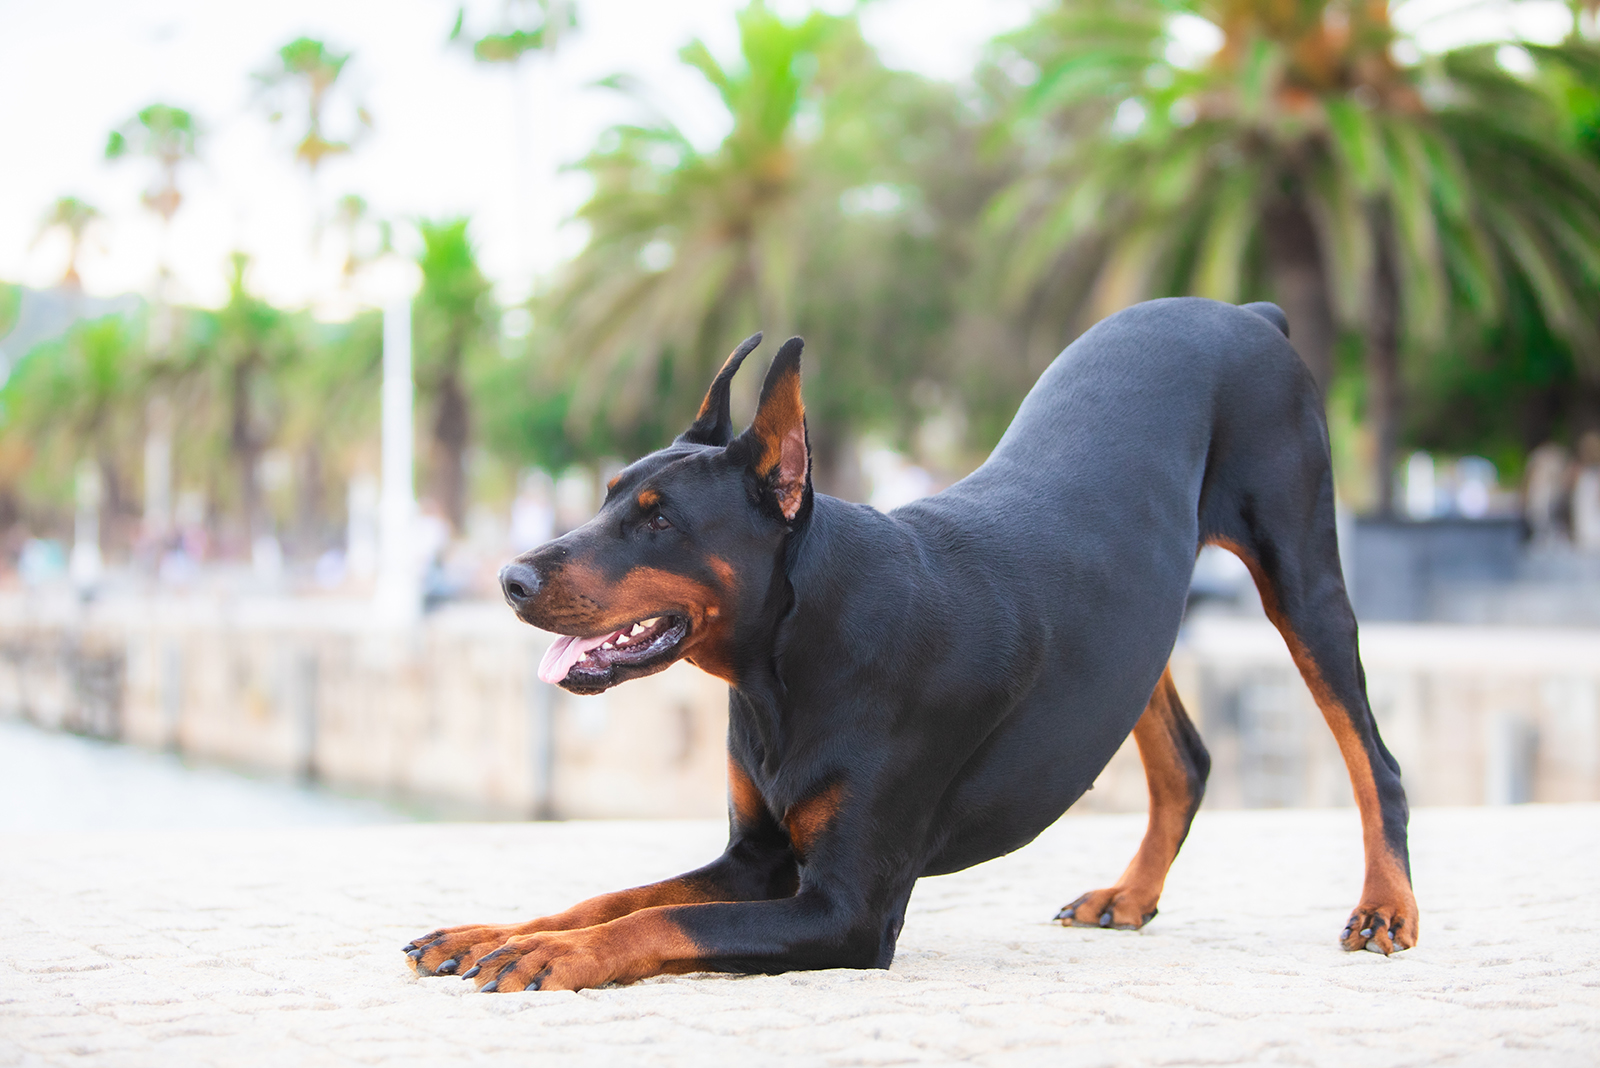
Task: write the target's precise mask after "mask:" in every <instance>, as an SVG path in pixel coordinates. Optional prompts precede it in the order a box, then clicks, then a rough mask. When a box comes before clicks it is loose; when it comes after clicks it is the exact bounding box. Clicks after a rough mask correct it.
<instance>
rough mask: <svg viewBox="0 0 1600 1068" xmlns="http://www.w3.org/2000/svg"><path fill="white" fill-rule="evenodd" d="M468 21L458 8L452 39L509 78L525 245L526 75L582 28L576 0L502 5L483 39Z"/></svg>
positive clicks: (519, 236)
mask: <svg viewBox="0 0 1600 1068" xmlns="http://www.w3.org/2000/svg"><path fill="white" fill-rule="evenodd" d="M466 18H467V11H466V8H464V7H461V8H457V9H456V21H455V25H454V26H453V27H451V30H450V38H449V39H450V40H451V41H452V42H459V43H461V44H465V45H467V46H469V47H470V48H471V49H472V56H473V58H474V59H475V60H477V61H478V62H479V63H487V64H490V65H492V66H498V67H501V68H503V69H504V70H505V71H506V73H507V75H508V78H507V84H508V85H509V87H510V90H511V125H512V130H511V137H512V145H513V147H514V149H515V155H516V160H515V166H514V167H513V168H512V170H513V173H512V174H511V176H510V177H511V180H512V182H514V183H515V191H516V196H515V201H516V205H517V215H518V218H517V220H516V226H517V232H516V234H515V243H516V244H517V245H519V246H521V245H525V244H526V243H527V242H528V236H529V225H528V217H527V208H528V198H527V196H526V193H525V190H526V189H527V187H528V175H529V170H530V161H529V155H530V153H529V138H530V134H531V132H532V131H531V130H530V128H529V127H530V124H529V121H528V114H527V94H526V93H525V91H524V89H523V84H522V72H523V70H524V69H525V68H526V67H527V65H528V61H529V60H531V59H535V58H537V57H540V56H551V55H554V54H555V51H556V49H557V48H559V47H560V46H561V43H562V42H563V41H564V40H565V39H566V37H567V34H568V33H570V32H571V31H573V30H575V29H576V28H577V26H578V16H577V9H576V8H575V7H574V6H573V4H572V2H571V0H502V2H501V5H500V18H499V20H498V23H497V25H496V26H495V28H494V29H493V30H491V31H489V32H488V33H486V34H484V35H483V36H481V37H474V36H473V35H471V34H469V33H467V32H466ZM526 264H527V258H526V256H524V264H523V265H524V267H526Z"/></svg>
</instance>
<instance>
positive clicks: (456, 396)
mask: <svg viewBox="0 0 1600 1068" xmlns="http://www.w3.org/2000/svg"><path fill="white" fill-rule="evenodd" d="M460 364H461V359H460V354H459V349H458V350H457V352H456V354H455V355H454V357H453V358H452V359H451V360H450V361H449V363H448V364H447V365H446V366H445V369H444V371H443V372H442V373H441V374H440V375H439V391H438V406H437V408H436V409H435V410H434V420H433V445H434V456H435V460H434V463H435V464H436V465H437V467H436V475H435V477H436V478H437V480H438V481H437V483H436V484H437V486H438V493H439V504H440V506H441V507H443V508H444V512H445V515H446V516H448V517H449V519H450V524H451V526H453V527H454V528H455V530H456V532H457V533H459V532H460V531H462V530H463V529H465V526H466V519H467V471H466V454H467V436H468V433H469V431H470V429H471V425H470V424H471V413H470V412H469V411H468V409H467V395H466V391H465V390H464V389H463V388H462V385H461V368H460Z"/></svg>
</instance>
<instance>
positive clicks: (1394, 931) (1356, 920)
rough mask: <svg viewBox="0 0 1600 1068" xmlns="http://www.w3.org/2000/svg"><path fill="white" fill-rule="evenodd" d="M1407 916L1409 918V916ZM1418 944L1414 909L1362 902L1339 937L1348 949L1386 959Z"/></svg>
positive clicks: (1340, 942) (1341, 943) (1340, 941)
mask: <svg viewBox="0 0 1600 1068" xmlns="http://www.w3.org/2000/svg"><path fill="white" fill-rule="evenodd" d="M1408 913H1409V915H1408ZM1416 944H1417V907H1416V905H1414V904H1413V905H1411V906H1410V908H1409V909H1407V908H1406V907H1405V906H1399V907H1392V906H1388V905H1368V904H1366V903H1362V904H1360V905H1358V906H1356V910H1355V911H1354V912H1352V913H1351V914H1350V922H1349V923H1347V924H1345V927H1344V930H1343V931H1342V932H1341V933H1340V935H1339V945H1341V946H1343V947H1344V948H1345V949H1347V950H1357V949H1366V950H1371V951H1372V952H1373V953H1382V954H1383V955H1384V956H1386V957H1387V956H1388V955H1389V954H1391V953H1398V952H1399V951H1401V950H1403V949H1410V948H1411V947H1412V946H1414V945H1416Z"/></svg>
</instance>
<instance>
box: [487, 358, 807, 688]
mask: <svg viewBox="0 0 1600 1068" xmlns="http://www.w3.org/2000/svg"><path fill="white" fill-rule="evenodd" d="M760 342H761V335H760V334H756V335H755V336H753V337H751V338H748V339H747V340H746V341H745V342H744V343H743V344H741V345H740V346H739V347H738V348H737V349H735V350H734V351H733V354H732V355H731V356H729V357H728V360H727V362H726V363H725V364H723V366H722V370H721V371H719V372H718V373H717V377H716V378H715V379H714V380H713V381H712V383H711V388H710V389H709V390H707V391H706V397H705V400H704V402H702V403H701V405H700V413H699V415H698V416H697V417H696V419H695V421H694V424H693V425H692V426H691V427H689V429H688V430H686V431H685V432H684V433H683V434H681V435H680V436H679V437H678V439H677V440H676V441H674V442H673V443H672V444H671V445H670V446H668V447H667V448H665V449H662V450H660V451H659V452H653V453H651V454H650V455H649V456H646V457H644V458H643V459H642V460H639V461H637V462H635V463H633V464H631V465H629V466H628V467H627V468H626V469H624V470H623V472H622V473H621V474H619V475H618V476H617V477H616V478H614V479H613V480H612V481H611V485H610V486H609V488H608V491H607V493H606V499H605V503H604V504H603V505H601V507H600V512H599V514H598V515H596V516H595V517H594V518H593V519H591V520H590V521H589V522H587V523H585V524H584V525H583V526H581V527H579V528H578V529H577V530H574V531H572V532H571V533H570V534H567V535H565V536H564V537H561V538H558V539H556V540H555V541H552V542H550V543H549V544H547V545H543V546H540V547H539V548H537V549H534V550H533V551H531V552H528V553H524V554H523V555H522V556H519V557H517V558H516V559H515V560H514V561H512V562H511V563H510V564H507V565H506V567H505V568H504V569H502V570H501V572H500V585H501V589H502V590H503V591H504V592H505V597H506V601H507V602H508V603H509V604H510V605H511V607H512V608H513V609H515V610H516V613H517V616H518V617H519V618H521V619H522V620H523V621H524V622H526V623H531V624H533V625H534V626H536V627H540V628H542V629H544V630H549V631H554V632H555V633H556V634H558V635H562V637H558V638H557V639H556V642H555V644H554V645H552V646H551V648H550V651H549V652H548V653H547V654H546V656H545V658H544V662H543V663H542V664H541V665H540V667H539V677H540V678H542V679H544V680H545V681H546V682H552V683H557V684H559V685H560V686H562V687H563V688H565V689H567V690H570V691H571V692H573V693H579V694H594V693H601V692H603V691H605V690H607V689H610V688H611V687H612V686H615V685H616V684H618V683H619V682H626V681H627V680H629V679H636V678H640V677H642V676H645V675H651V674H654V673H655V672H657V671H660V670H662V669H663V668H666V667H668V666H669V665H671V664H672V663H673V662H675V661H677V660H683V659H687V660H689V661H690V662H691V663H693V664H695V665H696V666H698V667H700V668H702V669H703V670H705V671H708V672H710V673H711V674H713V675H716V676H718V677H719V678H722V679H725V680H727V681H728V682H729V683H734V684H736V683H737V682H738V676H739V665H740V663H741V661H742V659H743V656H742V654H743V653H744V652H746V651H747V650H745V648H744V646H745V645H746V644H748V643H751V642H753V641H757V640H759V639H758V638H757V637H756V634H757V633H758V632H759V631H760V630H761V629H762V627H761V621H762V620H763V619H764V618H766V617H768V616H771V615H773V614H774V613H775V612H776V611H777V610H779V609H781V605H778V604H777V603H776V601H775V594H777V593H778V592H780V587H781V584H782V581H783V579H782V557H783V547H784V542H785V539H786V538H787V537H788V535H789V533H790V532H791V531H793V530H794V529H795V528H796V527H797V526H798V525H799V524H801V523H803V522H804V521H805V519H806V517H807V515H808V514H809V512H810V509H811V452H810V446H809V444H808V442H807V440H806V424H805V406H804V404H802V403H801V399H800V350H801V348H802V345H803V343H802V342H801V340H800V339H799V338H797V337H796V338H790V339H789V340H788V341H786V342H784V344H783V347H782V348H781V349H779V350H778V355H777V356H776V357H775V358H774V359H773V361H772V367H771V368H770V369H769V370H768V371H767V378H766V382H765V384H764V385H763V386H762V387H761V401H760V404H759V405H758V406H757V408H756V415H755V419H754V420H753V421H752V422H751V424H750V426H749V428H748V429H746V430H745V431H744V433H742V434H740V435H738V436H737V437H735V436H734V435H733V425H732V420H731V417H730V415H729V411H728V391H729V386H730V385H731V383H732V381H733V376H734V374H735V372H737V371H738V370H739V365H740V364H741V363H742V362H743V361H744V358H745V357H746V356H748V355H749V354H750V353H751V351H752V350H754V349H755V347H756V346H757V345H758V344H760Z"/></svg>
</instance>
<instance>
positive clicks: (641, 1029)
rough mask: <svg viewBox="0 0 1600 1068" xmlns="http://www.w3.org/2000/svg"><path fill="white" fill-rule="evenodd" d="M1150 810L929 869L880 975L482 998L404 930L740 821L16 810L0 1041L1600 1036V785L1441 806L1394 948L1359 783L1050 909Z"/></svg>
mask: <svg viewBox="0 0 1600 1068" xmlns="http://www.w3.org/2000/svg"><path fill="white" fill-rule="evenodd" d="M1141 830H1142V818H1141V817H1137V816H1070V817H1068V818H1066V819H1063V820H1062V821H1060V822H1059V823H1057V824H1056V826H1055V827H1053V828H1052V829H1051V830H1049V831H1048V832H1046V834H1045V835H1044V836H1043V837H1041V838H1040V840H1039V841H1038V842H1037V843H1035V844H1034V845H1032V846H1030V847H1028V848H1027V849H1024V850H1022V851H1021V852H1019V853H1017V854H1015V855H1013V856H1011V857H1008V858H1005V859H1003V860H1000V861H996V862H993V863H990V864H986V865H982V866H980V867H978V868H975V869H972V870H970V871H967V872H963V873H960V874H957V875H953V876H946V877H942V878H938V879H930V880H926V881H925V882H923V883H922V885H921V886H920V887H919V888H918V890H917V892H916V894H915V896H914V897H913V898H912V901H911V908H910V913H909V915H908V919H907V922H906V925H905V932H904V934H903V936H902V938H901V943H900V954H899V958H898V959H897V960H896V961H895V964H894V967H893V968H892V969H891V970H889V971H887V972H848V971H834V972H813V973H797V974H791V975H783V976H770V977H768V976H760V977H732V976H710V977H705V976H700V977H688V976H677V977H670V978H661V979H654V980H648V981H646V982H643V983H639V984H637V985H634V986H631V987H620V988H612V989H605V990H591V991H584V992H581V993H524V994H492V995H490V994H476V993H474V992H473V991H472V988H471V985H470V984H468V983H463V982H461V981H460V980H457V979H453V978H447V979H428V980H418V979H415V978H413V977H412V976H411V975H410V973H409V972H408V971H407V970H406V968H405V966H404V959H403V955H402V953H401V950H400V947H401V945H402V943H404V942H405V941H406V939H408V938H410V937H412V936H414V935H417V934H420V933H422V932H423V931H425V930H428V929H429V928H431V927H433V926H435V925H437V924H446V923H454V922H465V921H499V920H511V919H516V918H519V917H524V916H529V915H534V914H538V913H543V912H547V911H553V910H556V909H558V908H561V907H563V906H565V905H567V904H569V903H570V902H571V901H573V900H574V899H577V898H580V897H583V896H586V895H589V894H592V893H597V892H601V891H605V890H611V889H616V888H618V887H621V886H624V885H629V884H633V883H638V882H642V881H646V880H649V879H651V878H654V877H657V876H662V875H666V874H670V873H673V872H676V871H679V870H682V869H684V868H687V867H690V866H693V865H695V864H698V863H700V862H702V861H704V860H706V859H709V857H710V856H712V855H713V854H714V853H715V852H716V851H717V849H718V847H719V845H720V841H721V830H720V828H719V827H717V826H716V825H714V824H711V823H705V822H692V823H621V822H618V823H566V824H521V825H514V824H500V825H464V824H463V825H450V824H422V825H398V826H368V827H316V828H298V829H292V830H242V831H223V830H183V831H124V832H119V833H59V834H52V835H43V834H36V835H24V834H5V835H0V850H3V851H4V853H3V855H4V857H5V864H4V868H3V871H0V1065H42V1064H52V1065H53V1064H62V1065H68V1064H70V1065H157V1064H159V1065H162V1066H164V1068H165V1066H177V1065H191V1064H195V1065H200V1064H205V1065H249V1066H256V1065H296V1066H299V1065H320V1064H371V1065H389V1064H423V1063H427V1064H430V1065H440V1064H458V1063H468V1064H475V1063H479V1062H487V1061H490V1060H493V1061H494V1062H495V1063H497V1064H498V1065H502V1066H505V1065H521V1064H547V1063H554V1064H585V1065H588V1064H630V1065H631V1064H651V1065H656V1064H662V1065H677V1064H691V1063H692V1064H696V1065H704V1064H732V1063H739V1064H741V1065H743V1064H758V1065H759V1064H779V1063H782V1064H785V1065H789V1064H798V1065H845V1064H900V1063H952V1062H971V1063H976V1064H982V1065H990V1064H994V1065H1009V1064H1050V1065H1066V1066H1077V1065H1082V1066H1091V1065H1139V1064H1160V1065H1187V1064H1197V1065H1199V1064H1204V1065H1222V1064H1238V1063H1264V1064H1292V1065H1328V1066H1340V1068H1345V1066H1351V1065H1357V1066H1366V1065H1372V1066H1380V1065H1381V1066H1391V1065H1392V1066H1399V1065H1441V1064H1442V1065H1495V1066H1499V1065H1538V1066H1541V1068H1550V1066H1562V1065H1594V1064H1596V1063H1600V892H1597V891H1600V806H1594V805H1572V806H1524V807H1518V808H1499V809H1431V810H1421V811H1418V812H1417V813H1416V814H1415V816H1414V820H1413V843H1414V854H1413V856H1414V866H1415V869H1416V882H1417V896H1418V899H1419V901H1420V903H1421V906H1422V928H1421V933H1422V944H1421V946H1419V947H1418V948H1417V949H1415V950H1413V951H1411V952H1409V953H1406V954H1403V955H1400V956H1397V957H1395V958H1393V959H1385V958H1383V957H1380V956H1377V955H1374V954H1370V953H1356V954H1345V953H1343V952H1341V951H1340V950H1339V949H1338V948H1336V946H1335V944H1334V939H1335V936H1336V935H1337V934H1338V932H1339V929H1340V927H1341V926H1342V925H1343V922H1344V919H1345V916H1346V915H1347V913H1348V910H1349V908H1350V906H1351V905H1352V904H1353V903H1354V901H1355V898H1356V894H1357V890H1358V887H1359V882H1360V847H1359V841H1358V834H1357V823H1356V817H1355V814H1354V812H1353V811H1350V810H1322V811H1279V812H1202V813H1201V815H1200V819H1199V820H1198V821H1197V823H1196V825H1195V830H1194V833H1193V834H1192V835H1191V837H1190V839H1189V842H1188V844H1187V845H1186V846H1185V848H1184V852H1183V855H1182V856H1181V857H1180V858H1179V860H1178V863H1177V865H1176V867H1175V868H1174V870H1173V873H1172V877H1171V879H1170V880H1169V882H1168V885H1167V891H1166V895H1165V897H1164V899H1163V901H1162V908H1161V915H1160V916H1159V917H1158V918H1157V919H1156V920H1155V921H1154V922H1153V923H1152V924H1151V925H1150V926H1149V927H1148V928H1147V929H1146V930H1144V931H1142V932H1138V933H1124V932H1103V931H1095V930H1076V929H1063V928H1061V927H1059V926H1056V925H1053V924H1051V923H1049V922H1048V921H1049V918H1050V916H1051V915H1052V914H1053V913H1054V911H1055V910H1056V908H1057V907H1058V906H1060V905H1061V904H1062V903H1063V902H1065V901H1067V900H1069V899H1071V898H1072V897H1075V896H1076V895H1077V894H1078V893H1079V892H1081V891H1083V890H1086V889H1089V888H1091V887H1094V886H1099V885H1103V884H1104V883H1105V882H1106V881H1108V880H1109V879H1110V878H1113V877H1114V876H1115V875H1116V873H1117V872H1118V871H1120V870H1121V867H1122V865H1123V863H1124V862H1125V861H1126V860H1127V859H1128V856H1129V855H1130V854H1131V852H1132V850H1133V848H1134V846H1135V844H1136V842H1137V840H1138V838H1139V835H1140V833H1141Z"/></svg>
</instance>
